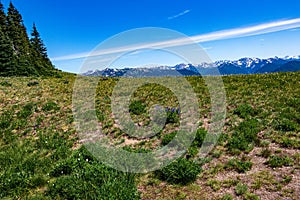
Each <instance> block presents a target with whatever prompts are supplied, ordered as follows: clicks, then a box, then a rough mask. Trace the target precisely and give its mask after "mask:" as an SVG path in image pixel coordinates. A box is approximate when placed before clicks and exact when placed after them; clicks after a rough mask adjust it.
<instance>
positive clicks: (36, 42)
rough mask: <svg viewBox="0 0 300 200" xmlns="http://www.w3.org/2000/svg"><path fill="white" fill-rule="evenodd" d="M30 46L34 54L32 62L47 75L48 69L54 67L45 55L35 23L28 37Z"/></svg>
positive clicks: (45, 51)
mask: <svg viewBox="0 0 300 200" xmlns="http://www.w3.org/2000/svg"><path fill="white" fill-rule="evenodd" d="M30 43H31V47H32V50H33V52H32V53H33V55H34V58H35V60H34V64H35V66H36V67H37V68H38V69H39V71H40V73H42V75H47V74H48V73H49V70H52V69H54V67H53V65H52V63H51V61H50V60H49V58H48V55H47V48H46V46H45V45H44V42H43V40H42V39H41V36H40V33H39V32H38V30H37V28H36V25H35V23H34V24H33V28H32V31H31V39H30Z"/></svg>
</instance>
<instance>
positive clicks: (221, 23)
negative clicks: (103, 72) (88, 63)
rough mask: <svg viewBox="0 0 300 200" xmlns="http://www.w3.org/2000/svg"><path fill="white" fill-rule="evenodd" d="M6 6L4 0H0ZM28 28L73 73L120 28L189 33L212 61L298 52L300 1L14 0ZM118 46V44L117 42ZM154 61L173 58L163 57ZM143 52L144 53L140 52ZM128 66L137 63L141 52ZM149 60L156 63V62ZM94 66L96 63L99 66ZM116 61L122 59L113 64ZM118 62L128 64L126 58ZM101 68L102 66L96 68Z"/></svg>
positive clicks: (54, 58)
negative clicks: (39, 37) (34, 30)
mask: <svg viewBox="0 0 300 200" xmlns="http://www.w3.org/2000/svg"><path fill="white" fill-rule="evenodd" d="M2 2H3V4H4V5H5V7H6V8H7V5H8V3H9V1H8V0H2ZM13 3H14V5H15V6H16V7H17V9H18V10H19V11H20V12H21V14H22V15H23V19H24V22H25V25H26V26H27V28H28V29H29V30H28V31H30V29H31V26H32V23H33V22H35V23H36V25H37V27H38V30H39V32H40V33H41V36H42V38H43V40H44V42H45V44H46V46H47V48H48V54H49V57H50V58H51V59H52V61H53V63H54V64H55V65H56V67H57V68H59V69H62V70H65V71H71V72H77V71H79V68H80V66H81V64H82V62H83V60H84V56H85V55H87V54H88V52H90V51H92V50H93V49H94V48H95V47H96V46H97V45H98V44H99V43H101V42H103V41H104V40H106V39H107V38H110V37H111V36H114V35H116V34H118V33H120V32H123V31H127V30H130V29H134V28H142V27H161V28H167V29H172V30H175V31H178V32H181V33H183V34H185V35H187V36H190V37H191V38H192V39H193V40H195V41H196V42H199V44H200V45H201V46H202V47H203V48H205V49H206V51H207V53H208V55H209V56H210V58H211V59H212V60H220V59H238V58H242V57H260V58H267V57H273V56H279V57H283V56H286V55H290V56H293V55H300V39H299V36H300V1H299V0H286V1H274V0H273V1H271V0H260V1H258V0H252V1H250V0H249V1H248V0H244V1H242V0H240V1H233V0H230V1H226V0H208V1H201V0H185V1H184V0H163V1H162V0H130V1H125V0H122V1H121V0H105V1H103V0H85V1H77V0H72V1H71V0H60V1H59V0H51V1H49V0H44V1H40V0H26V1H24V0H14V1H13ZM120 48H122V42H120ZM149 55H150V54H148V60H149V59H150V58H153V57H156V58H158V57H159V58H160V60H161V63H158V64H174V63H175V62H179V61H178V60H176V59H173V60H172V58H170V57H168V56H166V55H164V53H162V54H161V55H160V56H153V55H154V54H153V53H152V56H149ZM144 56H145V55H144ZM135 59H136V60H137V59H139V61H140V62H133V63H132V64H133V65H137V64H147V63H142V61H145V60H147V59H145V58H144V57H143V56H142V55H141V56H140V57H139V58H138V57H137V56H136V55H135ZM153 62H159V61H157V60H155V61H153ZM99 65H100V64H99ZM119 65H120V66H121V65H122V62H120V64H119ZM123 65H126V66H129V65H130V62H125V59H124V63H123ZM100 67H103V66H99V68H100Z"/></svg>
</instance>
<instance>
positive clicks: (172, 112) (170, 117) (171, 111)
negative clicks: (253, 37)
mask: <svg viewBox="0 0 300 200" xmlns="http://www.w3.org/2000/svg"><path fill="white" fill-rule="evenodd" d="M166 113H167V119H166V123H167V124H174V123H178V122H179V120H180V108H178V109H177V108H169V107H167V108H166Z"/></svg>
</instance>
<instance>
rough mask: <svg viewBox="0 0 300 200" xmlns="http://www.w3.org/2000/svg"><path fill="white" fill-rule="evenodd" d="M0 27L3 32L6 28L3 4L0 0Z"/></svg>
mask: <svg viewBox="0 0 300 200" xmlns="http://www.w3.org/2000/svg"><path fill="white" fill-rule="evenodd" d="M0 27H1V29H2V31H3V32H5V29H6V15H5V12H4V6H3V4H2V3H1V1H0Z"/></svg>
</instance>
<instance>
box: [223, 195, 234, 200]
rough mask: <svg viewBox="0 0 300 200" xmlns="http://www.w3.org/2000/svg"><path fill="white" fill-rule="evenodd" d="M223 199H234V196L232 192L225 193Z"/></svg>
mask: <svg viewBox="0 0 300 200" xmlns="http://www.w3.org/2000/svg"><path fill="white" fill-rule="evenodd" d="M221 200H233V197H232V195H231V194H225V195H224V196H223V197H222V198H221Z"/></svg>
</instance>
